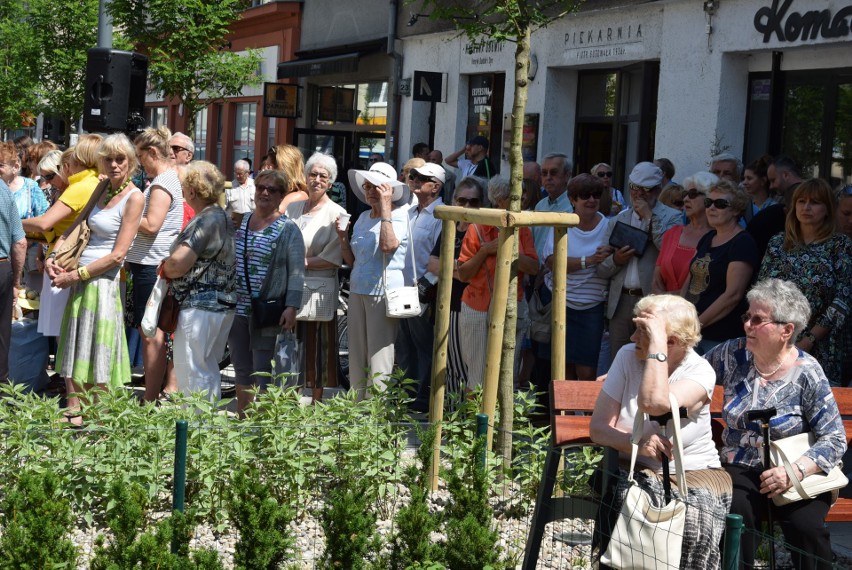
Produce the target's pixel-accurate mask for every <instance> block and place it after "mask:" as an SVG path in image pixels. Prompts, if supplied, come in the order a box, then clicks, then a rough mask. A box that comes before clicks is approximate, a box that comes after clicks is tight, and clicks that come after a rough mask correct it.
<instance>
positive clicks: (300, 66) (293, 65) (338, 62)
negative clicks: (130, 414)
mask: <svg viewBox="0 0 852 570" xmlns="http://www.w3.org/2000/svg"><path fill="white" fill-rule="evenodd" d="M360 57H361V54H360V53H358V52H356V53H346V54H343V55H334V56H330V57H317V58H313V59H297V60H296V61H284V62H282V63H279V64H278V79H287V78H290V77H313V76H315V75H327V74H330V73H349V72H352V71H358V59H359V58H360Z"/></svg>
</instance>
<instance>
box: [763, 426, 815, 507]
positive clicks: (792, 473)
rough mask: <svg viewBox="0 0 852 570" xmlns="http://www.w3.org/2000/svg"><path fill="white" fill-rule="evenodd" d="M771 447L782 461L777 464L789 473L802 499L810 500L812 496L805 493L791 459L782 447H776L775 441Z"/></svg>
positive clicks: (788, 475)
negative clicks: (781, 465)
mask: <svg viewBox="0 0 852 570" xmlns="http://www.w3.org/2000/svg"><path fill="white" fill-rule="evenodd" d="M805 433H807V432H805ZM770 446H771V447H772V450H773V451H774V452H775V453H777V454H778V459H779V460H780V461H776V463H781V464H783V466H784V471H786V472H787V477H788V478H789V479H790V481H791V482H792V483H793V487H795V488H796V492H797V493H799V496H800V497H802V499H810V498H811V497H810V495H808V493H807V491H805V488H804V487H802V482H801V481H799V478H798V477H796V473H795V471H794V470H793V465H792V464H791V462H790V459H789V458H788V457H787V454H786V453H785V452H784V450H783V449H782V448H781V446H780V445H775V442H774V441H773V442H771V443H770Z"/></svg>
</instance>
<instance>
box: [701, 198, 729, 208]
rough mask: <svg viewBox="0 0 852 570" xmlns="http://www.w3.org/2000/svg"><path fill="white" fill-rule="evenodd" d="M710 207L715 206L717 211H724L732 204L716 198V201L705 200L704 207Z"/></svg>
mask: <svg viewBox="0 0 852 570" xmlns="http://www.w3.org/2000/svg"><path fill="white" fill-rule="evenodd" d="M710 206H713V207H714V208H716V209H717V210H724V209H725V208H728V207H730V206H731V203H730V202H729V201H727V200H725V199H724V198H716V199H715V200H713V199H712V198H704V207H705V208H709V207H710Z"/></svg>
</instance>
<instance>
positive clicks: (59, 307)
mask: <svg viewBox="0 0 852 570" xmlns="http://www.w3.org/2000/svg"><path fill="white" fill-rule="evenodd" d="M102 139H103V137H101V136H100V135H96V134H89V135H81V136H80V138H79V140H78V142H77V144H76V145H75V146H73V147H71V148H70V149H68V150H67V151H65V153H63V168H62V170H63V173H62V174H64V175H65V178H66V179H67V180H68V187H67V188H66V189H65V191H64V192H62V194H60V195H59V197H58V198H57V200H56V202H54V204H53V205H52V206H51V207H50V208H48V210H47V211H46V212H45V213H44V214H42V215H41V216H38V217H35V218H28V219H26V220H22V223H23V224H24V231H27V232H42V233H43V234H44V236H45V238H46V239H47V242H48V244H49V245H50V247H49V249H48V251H47V254H48V255H50V252H51V251H52V250H53V244H54V242H55V241H56V238H58V237H59V236H61V235H62V234H63V233H65V230H67V229H68V228H69V227H70V226H71V224H73V223H74V220H76V219H77V216H78V215H79V214H80V212H81V211H82V210H83V208H84V207H85V206H86V204H88V203H89V198H91V196H92V193H93V192H94V191H95V188H96V187H97V186H98V146H99V145H100V144H101V140H102ZM68 292H69V289H60V288H59V287H53V286H52V285H51V282H50V278H49V277H48V276H47V273H45V274H44V279H43V281H42V288H41V300H40V310H39V316H38V332H40V333H41V334H43V335H45V336H59V329H60V327H61V325H62V315H63V314H64V312H65V305H66V303H67V302H68Z"/></svg>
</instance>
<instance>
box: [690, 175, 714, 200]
mask: <svg viewBox="0 0 852 570" xmlns="http://www.w3.org/2000/svg"><path fill="white" fill-rule="evenodd" d="M717 182H719V177H718V176H716V175H715V174H713V173H711V172H696V173H695V174H693V175H692V176H687V177H686V178H684V179H683V182H682V183H681V184H682V185H683V187H684V188H686V189H687V190H689V186H694V187H695V189H696V190H698V191H699V192H701V193H702V194H704V195H705V196H706V195H707V194H709V193H710V187H711V186H713V185H714V184H716V183H717Z"/></svg>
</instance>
